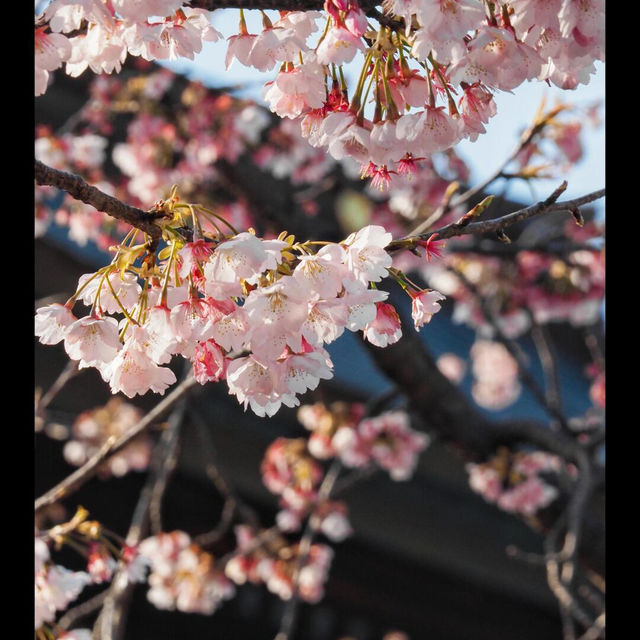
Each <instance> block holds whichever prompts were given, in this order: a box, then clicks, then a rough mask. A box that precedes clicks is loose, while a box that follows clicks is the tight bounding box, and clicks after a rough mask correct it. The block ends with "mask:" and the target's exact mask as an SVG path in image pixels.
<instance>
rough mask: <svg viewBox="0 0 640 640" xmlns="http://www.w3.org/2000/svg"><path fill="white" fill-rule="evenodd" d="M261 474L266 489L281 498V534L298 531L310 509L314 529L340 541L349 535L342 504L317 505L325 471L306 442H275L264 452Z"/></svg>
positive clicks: (325, 503)
mask: <svg viewBox="0 0 640 640" xmlns="http://www.w3.org/2000/svg"><path fill="white" fill-rule="evenodd" d="M261 472H262V481H263V482H264V485H265V486H266V487H267V489H269V491H271V492H272V493H275V494H277V495H279V496H280V506H281V507H282V511H280V512H279V513H278V515H277V518H276V521H277V523H278V527H279V528H280V529H281V530H282V531H297V530H298V529H300V526H301V524H302V521H303V519H304V518H305V517H306V516H307V515H308V514H309V513H310V511H311V510H313V512H314V516H313V524H314V528H315V529H316V530H318V531H321V532H322V533H323V534H324V535H325V536H327V538H329V539H330V540H332V541H334V542H340V541H342V540H344V539H345V538H346V537H347V536H349V535H350V534H351V532H352V530H351V526H350V525H349V521H348V519H347V507H346V505H345V504H344V503H342V502H336V501H330V500H324V501H323V502H321V503H318V488H319V485H320V482H321V481H322V479H323V477H324V471H323V469H322V466H321V465H320V464H319V463H318V462H317V461H316V460H315V459H314V458H313V456H312V455H311V454H310V453H309V451H308V450H307V441H306V439H304V438H295V439H289V438H278V439H277V440H275V441H274V442H273V443H272V444H271V445H270V446H269V448H268V449H267V451H266V452H265V455H264V458H263V460H262V465H261Z"/></svg>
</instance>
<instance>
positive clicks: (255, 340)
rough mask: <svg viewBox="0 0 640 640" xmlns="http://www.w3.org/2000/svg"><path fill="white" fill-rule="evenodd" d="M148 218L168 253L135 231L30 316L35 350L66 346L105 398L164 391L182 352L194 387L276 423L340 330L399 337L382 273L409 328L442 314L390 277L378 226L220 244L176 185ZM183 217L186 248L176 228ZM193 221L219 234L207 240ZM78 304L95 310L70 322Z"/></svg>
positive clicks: (327, 373) (240, 237)
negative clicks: (70, 289) (332, 239)
mask: <svg viewBox="0 0 640 640" xmlns="http://www.w3.org/2000/svg"><path fill="white" fill-rule="evenodd" d="M153 212H154V213H156V214H157V215H158V216H160V217H163V218H164V223H165V224H164V238H165V240H166V241H167V242H168V246H166V247H165V248H163V249H161V250H160V251H159V253H158V254H157V255H156V253H155V252H149V251H148V248H147V244H146V243H145V244H135V240H136V236H137V232H136V230H132V231H131V232H130V233H129V234H127V236H126V237H125V240H124V241H123V242H122V243H121V244H120V245H118V246H117V247H116V248H115V252H116V255H115V257H114V259H113V260H112V262H111V264H110V265H108V266H106V267H103V268H101V269H99V270H98V271H97V272H95V273H90V274H85V275H84V276H82V277H81V278H80V281H79V283H78V288H77V290H76V292H75V293H74V295H73V296H72V297H71V298H70V299H69V301H68V302H67V303H66V304H65V305H61V304H53V305H49V306H47V307H42V308H40V309H38V310H37V314H36V322H35V323H36V329H35V332H36V335H37V336H39V338H40V341H41V342H42V343H43V344H57V343H59V342H63V341H64V347H65V350H66V352H67V354H68V355H69V357H70V358H71V359H72V360H77V361H78V362H79V366H80V368H83V367H95V368H96V369H98V371H99V372H100V374H101V375H102V377H103V379H104V380H105V381H106V382H108V383H109V385H110V387H111V390H112V392H113V393H117V392H123V393H124V394H125V395H127V396H128V397H133V396H134V395H136V394H144V393H146V392H147V391H149V390H152V391H155V392H157V393H164V391H165V390H166V388H167V387H168V386H169V385H171V384H173V383H174V382H175V381H176V377H175V375H174V373H173V372H172V371H171V369H169V368H168V367H166V366H162V365H166V364H168V363H169V362H170V360H171V359H172V356H173V355H176V354H179V355H181V356H182V357H184V358H186V359H188V360H190V361H191V362H192V364H193V371H194V375H195V377H196V379H197V381H198V382H199V383H201V384H205V383H206V382H209V381H218V380H226V382H227V384H228V387H229V392H230V393H231V394H233V395H235V396H236V397H237V399H238V401H239V402H240V403H241V404H243V405H244V407H245V408H246V407H247V406H250V407H251V409H252V410H253V411H254V412H255V413H256V414H257V415H260V416H264V415H268V416H272V415H273V414H274V413H275V412H276V411H277V410H278V409H279V408H280V406H281V405H282V404H284V405H286V406H289V407H293V406H297V405H298V404H299V400H298V399H297V395H298V394H301V393H304V392H305V391H307V390H308V389H314V388H315V387H316V386H317V385H318V383H319V381H320V380H321V379H325V380H326V379H329V378H331V377H332V371H331V369H332V363H331V360H330V358H329V355H328V353H327V352H326V350H325V349H324V346H323V345H324V344H328V343H330V342H333V341H334V340H335V339H336V338H338V337H339V336H340V335H341V334H342V333H343V332H344V330H345V329H348V330H350V331H360V330H362V331H363V332H364V336H365V338H366V339H369V340H370V341H371V342H373V344H377V345H379V346H384V345H386V344H389V343H390V342H392V341H395V340H397V338H398V337H399V327H400V321H399V318H398V316H397V314H396V313H395V311H393V308H392V307H391V305H388V304H386V303H383V301H384V300H385V299H386V298H387V295H388V294H387V293H386V292H384V291H381V290H379V289H377V288H376V287H375V285H374V283H376V282H379V281H380V280H382V278H384V277H386V276H388V275H391V276H392V277H394V278H395V279H396V280H397V281H398V282H400V284H401V285H402V286H403V288H404V289H405V290H406V291H407V292H409V294H410V296H411V298H412V315H413V319H414V323H415V326H416V328H419V327H420V326H422V325H423V324H424V323H426V322H428V321H429V320H430V319H431V317H432V315H433V314H434V313H436V312H437V311H438V310H439V309H440V305H439V304H438V303H437V301H438V300H441V299H442V296H441V295H440V294H438V293H437V292H435V291H430V290H428V289H427V290H419V289H417V287H415V286H414V285H412V284H411V283H410V282H409V281H408V280H407V279H406V277H405V276H404V275H403V274H402V273H401V272H398V271H396V270H390V267H391V264H392V258H391V256H390V255H389V253H388V252H387V251H385V247H387V245H388V244H389V243H390V242H391V234H389V233H387V232H385V230H384V229H383V228H382V227H379V226H375V225H371V226H368V227H365V228H364V229H361V230H360V231H358V232H357V233H352V234H351V235H350V236H349V237H348V238H346V239H345V240H344V241H343V242H341V243H328V242H315V241H308V242H305V243H298V242H296V241H295V238H294V237H293V236H287V235H286V233H282V234H280V236H279V237H278V238H277V239H272V240H263V239H260V238H258V237H257V236H256V235H254V234H253V233H249V232H243V233H235V230H234V235H232V236H225V235H223V234H222V232H221V231H219V227H218V226H217V225H218V223H219V222H220V221H221V222H225V221H224V220H223V219H220V217H219V216H217V214H215V213H214V212H212V211H209V210H208V209H205V208H203V207H201V206H200V205H191V204H187V203H182V202H180V201H179V200H178V198H177V196H176V190H175V188H174V189H173V190H172V193H171V195H170V197H169V198H168V199H167V200H165V201H160V202H158V203H157V204H156V206H155V208H154V210H153ZM187 216H188V217H189V219H190V220H191V222H192V223H193V228H192V229H193V230H192V233H193V234H194V236H195V237H194V240H193V241H191V242H187V241H185V239H184V237H183V236H182V235H180V233H179V232H178V231H177V229H182V228H183V225H184V224H185V218H186V217H187ZM200 217H202V218H204V219H206V220H208V221H209V222H210V223H211V224H213V225H214V226H215V227H216V229H217V230H218V232H217V234H215V235H214V234H211V233H207V232H205V231H204V230H203V227H202V225H201V224H200V222H199V218H200ZM169 220H170V222H169ZM225 223H226V222H225ZM227 224H228V223H227ZM318 246H320V248H319V249H318V250H317V251H316V249H317V248H318ZM139 281H141V282H142V286H141V285H140V283H139ZM79 300H81V301H82V302H84V303H85V304H86V305H88V306H90V307H91V312H90V313H89V315H86V316H82V317H80V318H77V317H76V316H75V315H74V313H73V308H74V306H75V304H76V303H77V302H78V301H79ZM381 309H382V310H384V312H382V314H381V311H380V310H381ZM116 315H120V316H121V318H120V320H118V319H117V318H116V317H114V316H116ZM380 315H383V316H384V317H383V319H382V320H381V319H380ZM389 318H391V319H392V322H391V323H390V322H389ZM389 336H391V338H389ZM383 337H384V339H383Z"/></svg>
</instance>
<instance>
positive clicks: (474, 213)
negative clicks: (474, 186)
mask: <svg viewBox="0 0 640 640" xmlns="http://www.w3.org/2000/svg"><path fill="white" fill-rule="evenodd" d="M494 198H495V196H487V197H486V198H485V199H484V200H483V201H482V202H479V203H478V204H477V205H476V206H475V207H473V209H471V211H469V213H465V215H463V216H462V218H460V220H458V222H456V225H458V226H459V227H464V226H466V225H468V224H469V223H470V222H471V221H472V220H473V219H474V218H477V217H478V216H479V215H481V214H482V213H484V212H485V211H486V210H487V209H488V208H489V205H490V204H491V203H492V202H493V199H494Z"/></svg>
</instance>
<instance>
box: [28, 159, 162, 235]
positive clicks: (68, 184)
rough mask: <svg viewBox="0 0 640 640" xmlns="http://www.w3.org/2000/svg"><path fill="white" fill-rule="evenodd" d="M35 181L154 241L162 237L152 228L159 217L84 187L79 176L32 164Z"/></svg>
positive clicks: (157, 229) (88, 185) (91, 187)
mask: <svg viewBox="0 0 640 640" xmlns="http://www.w3.org/2000/svg"><path fill="white" fill-rule="evenodd" d="M35 179H36V182H37V183H38V184H40V185H46V186H50V187H57V188H58V189H62V190H63V191H66V192H67V193H68V194H69V195H70V196H72V197H73V198H75V199H76V200H80V201H81V202H84V203H85V204H90V205H91V206H92V207H95V208H96V209H97V210H98V211H102V212H103V213H106V214H108V215H110V216H111V217H112V218H116V219H117V220H121V221H122V222H127V223H128V224H130V225H131V226H133V227H136V228H137V229H140V231H144V233H146V234H148V235H149V236H151V238H152V239H153V240H155V241H157V240H159V239H160V238H161V237H162V229H161V228H160V227H159V226H158V225H157V224H155V220H156V219H157V218H158V217H162V216H161V215H159V214H154V213H147V212H145V211H143V210H142V209H138V208H137V207H132V206H130V205H128V204H125V203H124V202H121V201H120V200H118V199H117V198H114V197H113V196H110V195H108V194H106V193H104V192H103V191H100V189H98V188H96V187H93V186H91V185H90V184H87V183H86V182H85V181H84V180H83V179H82V178H81V177H80V176H77V175H74V174H72V173H67V172H66V171H59V170H58V169H54V168H53V167H49V166H47V165H46V164H43V163H42V162H40V161H39V160H36V161H35Z"/></svg>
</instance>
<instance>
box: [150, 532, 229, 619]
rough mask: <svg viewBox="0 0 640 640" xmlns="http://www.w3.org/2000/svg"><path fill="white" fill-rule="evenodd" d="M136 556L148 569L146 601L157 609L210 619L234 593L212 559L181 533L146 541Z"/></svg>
mask: <svg viewBox="0 0 640 640" xmlns="http://www.w3.org/2000/svg"><path fill="white" fill-rule="evenodd" d="M139 553H140V555H141V556H143V557H144V558H146V559H147V561H148V563H149V566H150V574H149V577H148V583H149V591H148V592H147V599H148V600H149V602H151V603H152V604H153V605H154V606H156V607H157V608H158V609H168V610H171V611H173V610H175V609H177V610H178V611H183V612H185V613H201V614H206V615H210V614H212V613H213V612H214V611H215V610H216V609H217V608H218V607H219V606H220V605H221V603H222V602H223V601H224V600H228V599H229V598H231V597H232V596H233V595H234V593H235V589H234V587H233V584H232V583H231V582H230V581H229V580H228V579H227V578H226V577H225V575H224V573H223V572H222V571H220V570H218V569H216V568H215V566H214V557H213V556H212V555H211V554H209V553H206V552H204V551H202V549H201V548H200V547H199V546H198V545H196V544H195V543H193V542H192V541H191V538H190V537H189V535H188V534H186V533H185V532H184V531H172V532H171V533H159V534H158V535H156V536H153V537H151V538H147V539H145V540H143V541H142V542H141V543H140V545H139Z"/></svg>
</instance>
